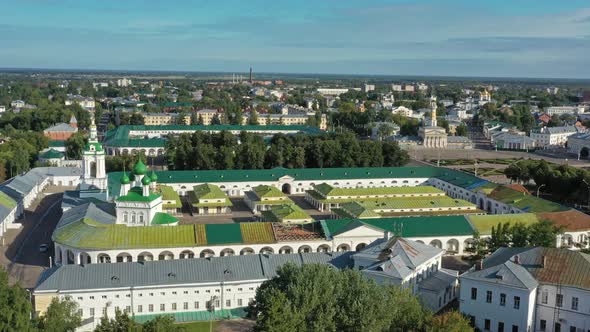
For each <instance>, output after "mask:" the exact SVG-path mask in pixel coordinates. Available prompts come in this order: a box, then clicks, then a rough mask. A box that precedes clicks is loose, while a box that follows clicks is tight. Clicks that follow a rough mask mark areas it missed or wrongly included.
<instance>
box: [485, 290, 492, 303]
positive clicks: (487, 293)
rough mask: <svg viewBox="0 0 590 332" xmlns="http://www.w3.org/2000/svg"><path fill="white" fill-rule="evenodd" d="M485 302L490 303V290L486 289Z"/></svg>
mask: <svg viewBox="0 0 590 332" xmlns="http://www.w3.org/2000/svg"><path fill="white" fill-rule="evenodd" d="M486 302H487V303H492V291H487V292H486Z"/></svg>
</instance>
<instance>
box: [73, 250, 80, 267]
mask: <svg viewBox="0 0 590 332" xmlns="http://www.w3.org/2000/svg"><path fill="white" fill-rule="evenodd" d="M74 264H76V265H80V253H79V252H77V253H74Z"/></svg>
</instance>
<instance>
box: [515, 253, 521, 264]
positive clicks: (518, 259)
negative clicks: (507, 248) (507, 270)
mask: <svg viewBox="0 0 590 332" xmlns="http://www.w3.org/2000/svg"><path fill="white" fill-rule="evenodd" d="M514 264H520V257H518V255H514Z"/></svg>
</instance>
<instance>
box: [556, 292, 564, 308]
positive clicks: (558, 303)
mask: <svg viewBox="0 0 590 332" xmlns="http://www.w3.org/2000/svg"><path fill="white" fill-rule="evenodd" d="M555 306H556V307H561V306H563V294H557V296H556V297H555Z"/></svg>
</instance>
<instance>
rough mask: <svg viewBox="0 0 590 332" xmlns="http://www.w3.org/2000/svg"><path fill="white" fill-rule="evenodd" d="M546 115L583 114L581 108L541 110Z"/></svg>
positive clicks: (567, 107)
mask: <svg viewBox="0 0 590 332" xmlns="http://www.w3.org/2000/svg"><path fill="white" fill-rule="evenodd" d="M543 111H544V112H545V113H547V114H548V115H562V114H578V113H584V107H583V106H550V107H545V108H544V109H543Z"/></svg>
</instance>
